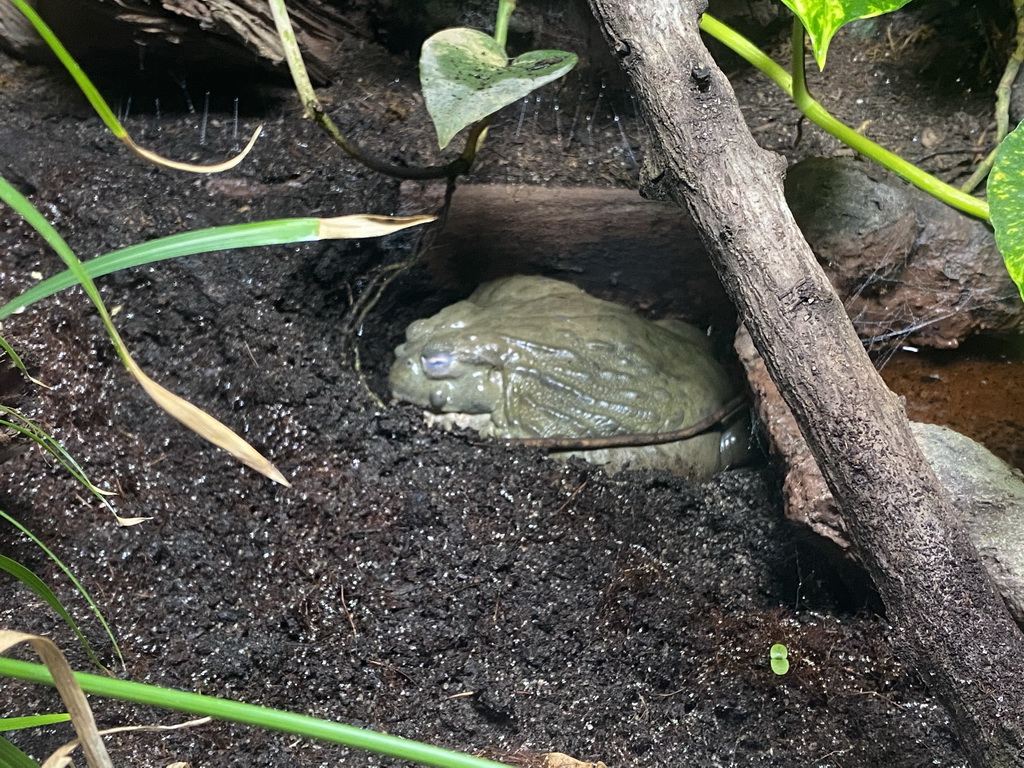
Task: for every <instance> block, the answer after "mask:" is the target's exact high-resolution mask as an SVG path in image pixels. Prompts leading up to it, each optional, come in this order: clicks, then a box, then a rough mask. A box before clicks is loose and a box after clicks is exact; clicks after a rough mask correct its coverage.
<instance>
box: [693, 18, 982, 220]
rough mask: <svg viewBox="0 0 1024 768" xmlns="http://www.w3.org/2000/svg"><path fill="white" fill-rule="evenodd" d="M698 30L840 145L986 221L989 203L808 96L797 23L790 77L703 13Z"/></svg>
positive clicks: (801, 34)
mask: <svg viewBox="0 0 1024 768" xmlns="http://www.w3.org/2000/svg"><path fill="white" fill-rule="evenodd" d="M700 28H701V30H703V31H704V32H706V33H707V34H709V35H711V36H712V37H713V38H715V39H716V40H718V41H719V42H720V43H722V44H724V45H726V46H727V47H728V48H729V49H730V50H732V51H733V52H735V53H736V54H738V55H739V56H741V57H742V58H744V59H745V60H746V61H748V62H749V63H750V64H753V65H754V66H755V67H757V68H758V69H759V70H761V72H763V73H764V74H765V75H767V76H768V77H769V78H771V80H772V81H774V82H775V83H776V85H778V86H779V87H780V88H781V89H782V90H783V91H785V93H786V94H787V95H788V96H789V97H790V98H791V99H793V102H794V103H795V104H796V106H797V109H799V110H800V112H801V113H802V114H803V115H804V116H806V117H807V118H808V119H810V120H811V121H813V122H814V123H816V124H817V125H819V126H820V127H821V128H823V129H824V130H826V131H828V132H829V133H830V134H832V135H833V136H835V137H836V138H837V139H839V140H840V141H841V142H843V143H844V144H846V145H848V146H849V147H851V148H853V149H855V150H856V151H857V152H859V153H861V154H862V155H864V156H865V157H869V158H871V159H872V160H874V161H875V162H876V163H879V164H880V165H882V166H884V167H886V168H888V169H889V170H891V171H893V172H894V173H896V174H898V175H899V176H902V177H903V178H904V179H906V180H907V181H908V182H910V183H911V184H913V185H914V186H916V187H918V188H920V189H923V190H924V191H925V192H927V193H928V194H930V195H933V196H934V197H936V198H938V199H939V200H941V201H942V202H944V203H946V204H947V205H950V206H952V207H953V208H956V209H957V210H959V211H962V212H963V213H966V214H968V215H970V216H974V217H976V218H979V219H982V220H984V221H988V219H989V213H988V203H986V202H985V201H984V200H979V199H978V198H976V197H973V196H971V195H969V194H967V193H966V192H962V191H961V190H959V189H957V188H956V187H954V186H951V185H949V184H946V183H945V182H943V181H940V180H939V179H937V178H935V177H934V176H932V175H931V174H930V173H927V172H926V171H923V170H921V169H920V168H918V167H917V166H916V165H914V164H913V163H909V162H907V161H906V160H904V159H903V158H902V157H900V156H899V155H897V154H895V153H893V152H890V151H889V150H887V149H885V148H884V147H881V146H879V145H878V144H876V143H875V142H873V141H871V139H869V138H867V137H865V136H862V135H861V134H859V133H857V132H856V131H855V130H853V129H852V128H850V127H849V126H848V125H845V124H844V123H842V122H840V121H839V120H837V119H836V118H835V117H833V116H832V114H831V113H829V112H828V111H827V110H826V109H825V108H824V107H823V106H822V105H821V104H820V103H818V102H817V101H816V100H815V99H814V97H812V96H811V94H810V92H809V91H808V90H807V81H806V77H805V74H804V28H803V25H802V24H801V23H800V21H799V19H794V20H793V62H792V67H793V73H792V75H790V74H789V73H787V72H786V71H785V70H784V69H783V68H782V67H780V66H779V65H778V64H777V63H775V61H773V60H772V59H771V57H769V56H768V55H767V54H766V53H764V51H762V50H761V49H760V48H758V47H757V46H756V45H754V44H753V43H752V42H751V41H750V40H748V39H747V38H745V37H744V36H743V35H741V34H740V33H739V32H737V31H736V30H734V29H732V28H731V27H729V26H728V25H726V24H723V23H722V22H720V21H719V20H718V19H715V18H714V17H712V16H709V15H708V14H706V13H705V14H704V15H703V16H702V17H701V20H700Z"/></svg>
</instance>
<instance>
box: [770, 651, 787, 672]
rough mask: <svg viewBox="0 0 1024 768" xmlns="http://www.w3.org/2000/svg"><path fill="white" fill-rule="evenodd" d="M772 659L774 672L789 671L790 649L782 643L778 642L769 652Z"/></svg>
mask: <svg viewBox="0 0 1024 768" xmlns="http://www.w3.org/2000/svg"><path fill="white" fill-rule="evenodd" d="M769 656H771V660H772V672H774V673H775V674H776V675H784V674H786V673H787V672H789V649H788V648H786V646H784V645H783V644H782V643H776V644H775V645H773V646H772V649H771V651H770V652H769Z"/></svg>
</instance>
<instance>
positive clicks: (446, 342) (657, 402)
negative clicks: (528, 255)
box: [391, 275, 747, 480]
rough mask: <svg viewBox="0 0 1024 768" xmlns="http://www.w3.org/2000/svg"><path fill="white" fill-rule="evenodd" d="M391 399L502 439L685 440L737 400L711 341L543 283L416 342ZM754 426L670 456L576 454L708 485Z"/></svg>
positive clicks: (485, 302) (483, 300)
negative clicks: (682, 434)
mask: <svg viewBox="0 0 1024 768" xmlns="http://www.w3.org/2000/svg"><path fill="white" fill-rule="evenodd" d="M395 354H396V356H397V360H396V361H395V364H394V366H393V367H392V369H391V390H392V393H393V394H394V396H395V398H396V399H398V400H405V401H408V402H410V403H414V404H416V405H419V406H422V407H423V408H426V409H428V411H430V412H433V413H435V414H448V415H449V417H448V419H447V421H448V422H449V423H455V424H458V425H460V426H471V427H473V428H475V429H478V430H479V431H480V432H481V433H482V434H484V435H488V436H495V437H511V438H534V437H597V436H609V435H620V434H626V435H634V434H636V435H648V434H653V433H659V432H671V431H674V430H679V429H683V428H685V427H688V426H690V425H692V424H694V423H695V422H697V421H700V420H701V419H703V418H704V417H707V416H708V415H710V414H712V413H714V412H715V411H716V410H718V409H720V408H721V407H722V406H723V405H725V404H726V403H727V402H728V401H729V400H730V399H732V398H733V396H734V395H735V394H736V388H735V387H734V386H733V384H732V382H731V381H730V379H729V377H728V376H727V375H726V373H725V371H724V370H723V368H722V366H721V365H720V364H719V363H718V362H717V361H716V360H715V358H714V357H713V356H712V355H711V353H710V351H709V348H708V342H707V338H706V337H705V336H704V335H703V334H702V333H701V332H700V331H699V330H697V329H696V328H695V327H693V326H690V325H687V324H685V323H682V322H679V321H676V320H661V321H658V322H652V321H650V320H645V319H643V318H641V317H638V316H637V315H635V314H633V313H632V312H630V311H629V310H628V309H626V308H625V307H622V306H619V305H618V304H613V303H611V302H608V301H602V300H601V299H596V298H594V297H593V296H590V295H588V294H586V293H584V292H583V291H581V290H580V289H579V288H576V287H575V286H573V285H571V284H569V283H564V282H560V281H558V280H551V279H548V278H544V277H533V276H521V275H520V276H514V277H506V278H502V279H500V280H495V281H493V282H490V283H486V284H484V285H482V286H480V287H479V288H478V289H477V290H476V291H475V292H474V293H473V295H472V296H470V297H469V298H468V299H466V300H465V301H460V302H458V303H456V304H452V305H451V306H449V307H446V308H445V309H443V310H442V311H441V312H439V313H438V314H436V315H434V316H433V317H430V318H427V319H425V320H417V321H416V322H414V323H412V324H411V325H410V326H409V328H408V330H407V331H406V342H405V343H404V344H401V345H400V346H399V347H398V349H396V350H395ZM746 431H747V427H746V425H738V426H736V427H734V428H732V429H730V430H727V431H724V432H722V431H719V432H709V433H705V434H702V435H699V436H697V437H694V438H690V439H688V440H681V441H677V442H674V443H665V444H662V445H645V446H638V447H628V448H603V449H598V450H588V451H579V452H576V453H562V454H555V455H556V456H568V455H578V456H582V457H584V458H586V459H587V460H589V461H592V462H594V463H597V464H602V465H605V467H606V468H607V469H608V470H609V471H611V472H616V471H618V470H620V469H624V468H627V467H629V468H639V467H655V468H667V469H669V470H671V471H673V472H676V473H677V474H681V475H685V476H687V477H690V478H692V479H695V480H704V479H707V478H708V477H710V476H711V475H713V474H714V473H715V472H718V471H719V470H721V469H724V468H725V467H727V466H730V465H732V464H734V463H739V461H741V460H742V458H743V457H744V456H745V455H746V452H747V436H746Z"/></svg>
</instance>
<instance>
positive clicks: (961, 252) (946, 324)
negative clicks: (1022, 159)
mask: <svg viewBox="0 0 1024 768" xmlns="http://www.w3.org/2000/svg"><path fill="white" fill-rule="evenodd" d="M786 199H787V201H788V202H789V205H790V208H791V209H792V211H793V215H794V216H795V217H796V220H797V223H799V225H800V229H801V230H802V231H803V233H804V236H805V237H806V238H807V241H808V242H809V243H810V245H811V248H812V249H813V250H814V252H815V254H816V255H817V257H818V260H819V261H820V262H821V264H822V265H823V267H824V268H825V271H826V272H827V273H828V276H829V279H830V280H831V281H832V284H833V285H834V286H835V287H836V290H837V292H838V293H839V295H840V296H841V297H843V301H844V303H845V305H846V309H847V312H848V314H849V315H850V317H851V319H852V320H853V323H854V325H855V326H856V328H857V333H858V334H859V335H860V336H861V338H863V339H865V340H866V341H867V342H869V343H870V342H876V343H880V344H884V345H886V346H888V345H891V344H897V343H901V342H903V341H908V342H911V343H913V344H919V345H923V346H930V347H956V346H957V345H958V344H959V342H960V341H962V340H963V339H964V338H966V337H967V336H969V335H972V334H976V333H982V332H987V333H992V332H997V333H1009V332H1016V331H1020V330H1022V329H1024V304H1022V303H1021V300H1020V293H1019V292H1018V290H1017V287H1016V286H1015V285H1014V283H1013V281H1012V280H1010V277H1009V275H1008V274H1007V272H1006V267H1005V266H1004V264H1003V258H1002V256H1001V255H1000V254H999V251H998V249H997V248H996V245H995V239H994V238H993V236H992V232H991V231H990V230H989V229H988V227H986V226H985V225H984V224H983V223H982V222H980V221H976V220H974V219H971V218H969V217H967V216H965V215H964V214H961V213H959V212H957V211H955V210H953V209H952V208H950V207H949V206H947V205H945V204H943V203H940V202H939V201H938V200H936V199H935V198H933V197H931V196H930V195H928V194H926V193H924V192H922V191H920V190H918V189H916V188H914V187H911V186H910V185H908V184H906V183H903V182H901V181H899V180H896V179H892V178H891V177H889V176H888V175H887V174H886V173H885V172H884V171H882V170H880V169H879V168H877V167H875V166H873V165H871V164H870V163H865V162H859V161H857V160H854V159H852V158H834V159H824V158H811V159H809V160H805V161H803V162H800V163H797V164H796V165H794V166H792V167H791V168H790V169H789V171H788V172H787V176H786Z"/></svg>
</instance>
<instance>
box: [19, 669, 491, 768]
mask: <svg viewBox="0 0 1024 768" xmlns="http://www.w3.org/2000/svg"><path fill="white" fill-rule="evenodd" d="M0 675H3V676H6V677H14V678H17V679H19V680H28V681H30V682H35V683H43V684H44V685H53V678H52V677H51V676H50V672H49V671H48V670H47V668H46V667H45V666H43V665H42V664H30V663H29V662H26V661H16V660H14V659H8V658H0ZM75 680H76V681H77V682H78V684H79V685H80V686H81V688H82V690H83V691H85V692H86V693H88V694H92V695H94V696H103V697H106V698H111V699H120V700H121V701H134V702H136V703H139V704H147V705H150V706H155V707H161V708H163V709H173V710H177V711H179V712H191V713H193V714H197V715H205V716H208V717H214V718H217V719H218V720H226V721H228V722H232V723H243V724H245V725H255V726H258V727H260V728H266V729H268V730H272V731H281V732H283V733H294V734H298V735H300V736H305V737H307V738H313V739H320V740H322V741H328V742H332V743H334V744H344V745H346V746H349V747H353V748H355V749H365V750H368V751H370V752H376V753H378V754H382V755H388V756H390V757H395V758H398V759H400V760H409V761H412V762H415V763H419V764H421V765H431V766H440V767H441V768H505V766H503V765H502V764H501V763H496V762H494V761H492V760H484V759H483V758H479V757H473V756H472V755H467V754H464V753H462V752H454V751H452V750H448V749H442V748H441V747H435V746H433V745H431V744H422V743H420V742H418V741H412V740H411V739H403V738H401V737H399V736H390V735H388V734H386V733H377V732H376V731H370V730H367V729H365V728H356V727H354V726H351V725H342V724H341V723H333V722H330V721H329V720H320V719H318V718H315V717H309V716H308V715H300V714H297V713H294V712H285V711H282V710H278V709H270V708H268V707H259V706H256V705H254V704H245V703H242V702H238V701H229V700H227V699H220V698H217V697H214V696H204V695H202V694H198V693H187V692H185V691H176V690H173V689H171V688H160V687H158V686H155V685H145V684H143V683H134V682H130V681H127V680H117V679H114V678H110V677H103V676H101V675H89V674H85V673H83V672H76V673H75Z"/></svg>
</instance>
